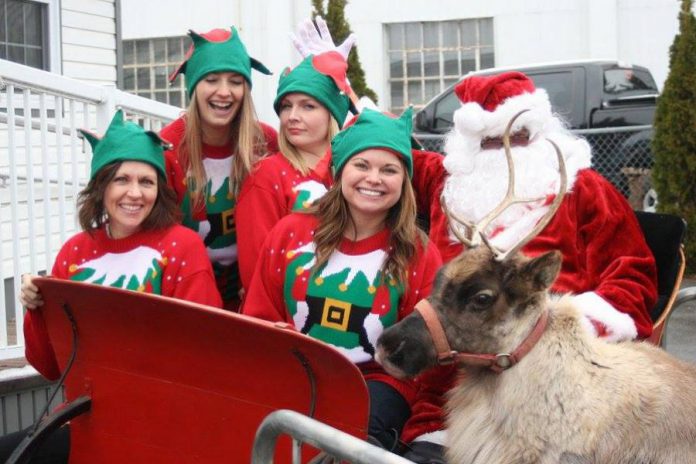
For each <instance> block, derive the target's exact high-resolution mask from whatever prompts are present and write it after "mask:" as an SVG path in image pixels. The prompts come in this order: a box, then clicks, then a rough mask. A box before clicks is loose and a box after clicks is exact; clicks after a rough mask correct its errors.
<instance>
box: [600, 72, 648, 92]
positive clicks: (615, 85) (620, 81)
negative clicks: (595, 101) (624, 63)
mask: <svg viewBox="0 0 696 464" xmlns="http://www.w3.org/2000/svg"><path fill="white" fill-rule="evenodd" d="M604 91H605V92H606V93H608V94H611V95H637V94H643V93H651V94H652V93H657V86H656V85H655V81H654V80H653V78H652V76H651V75H650V73H649V72H647V71H643V70H642V69H632V68H611V69H607V70H605V71H604Z"/></svg>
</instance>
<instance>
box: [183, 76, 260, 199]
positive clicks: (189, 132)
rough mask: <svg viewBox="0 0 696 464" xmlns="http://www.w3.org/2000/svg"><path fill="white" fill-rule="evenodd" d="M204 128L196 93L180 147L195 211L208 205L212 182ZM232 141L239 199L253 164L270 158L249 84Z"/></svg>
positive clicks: (233, 179)
mask: <svg viewBox="0 0 696 464" xmlns="http://www.w3.org/2000/svg"><path fill="white" fill-rule="evenodd" d="M202 134H203V128H202V123H201V116H200V112H199V109H198V103H197V101H196V90H195V89H194V91H193V93H192V94H191V101H190V102H189V105H188V108H187V109H186V129H185V132H184V138H183V141H182V143H181V146H180V147H179V153H180V160H181V163H182V165H183V166H184V167H185V169H186V170H187V171H186V181H187V186H188V190H189V193H190V194H191V198H192V202H193V205H194V207H198V206H200V205H202V204H203V203H204V201H205V190H206V186H207V184H208V179H207V176H206V174H205V168H204V167H203V135H202ZM230 140H232V141H234V147H235V150H234V155H235V156H234V161H233V163H232V171H231V172H230V192H233V193H234V195H236V194H237V193H238V192H239V189H240V187H241V185H242V182H243V181H244V179H245V178H246V176H247V175H248V174H249V172H251V168H252V166H253V164H254V163H255V162H256V161H257V160H258V159H259V158H262V157H263V156H264V155H265V154H266V150H267V148H266V139H265V137H264V134H263V131H262V130H261V126H260V125H259V122H258V120H257V116H256V109H255V108H254V102H253V100H252V98H251V89H250V88H249V84H248V83H247V82H246V81H244V96H243V97H242V104H241V105H240V107H239V112H238V113H237V115H235V117H234V119H233V120H232V124H231V125H230Z"/></svg>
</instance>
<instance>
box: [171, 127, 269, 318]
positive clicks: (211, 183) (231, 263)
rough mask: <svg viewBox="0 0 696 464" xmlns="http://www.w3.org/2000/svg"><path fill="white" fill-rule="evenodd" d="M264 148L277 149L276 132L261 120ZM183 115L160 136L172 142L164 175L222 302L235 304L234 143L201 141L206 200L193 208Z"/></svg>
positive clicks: (236, 276) (237, 291)
mask: <svg viewBox="0 0 696 464" xmlns="http://www.w3.org/2000/svg"><path fill="white" fill-rule="evenodd" d="M260 126H261V129H262V131H263V134H264V137H265V138H266V143H267V149H266V150H263V152H262V153H259V154H258V155H259V156H263V155H265V154H266V151H267V150H274V151H275V150H277V149H278V146H277V145H278V144H277V134H276V132H275V130H274V129H273V128H271V127H269V126H267V125H265V124H260ZM185 128H186V119H185V117H183V116H182V117H181V118H179V119H177V120H176V121H174V122H172V123H171V124H169V125H167V126H166V127H164V128H163V129H162V131H161V134H160V135H161V136H162V138H164V139H165V140H167V141H168V142H171V143H172V144H173V148H172V149H171V150H168V151H166V152H165V161H166V167H167V177H168V182H169V183H170V185H172V186H173V187H174V190H175V191H176V192H177V197H178V200H179V203H180V205H181V209H182V212H183V213H184V218H183V225H185V226H186V227H188V228H190V229H192V230H194V231H196V232H197V233H198V235H200V237H201V239H203V243H204V244H205V247H206V250H207V253H208V257H209V259H210V262H211V263H212V265H213V271H214V273H215V278H216V281H217V286H218V290H219V291H220V295H221V296H222V299H223V301H224V302H225V306H226V307H228V308H230V309H232V308H233V307H234V306H236V304H235V303H236V302H237V300H238V294H239V288H240V285H239V269H238V266H237V230H236V220H235V206H236V198H235V195H234V193H233V192H232V191H231V190H230V174H231V172H232V164H233V161H234V152H235V147H234V146H233V145H231V144H230V145H225V146H214V145H208V144H203V167H204V169H205V173H206V179H207V183H206V186H205V192H206V196H205V204H204V206H203V207H200V208H194V207H193V203H192V201H191V196H190V189H189V188H188V186H187V183H186V173H187V171H188V166H186V165H184V163H185V161H184V160H185V156H182V153H180V152H179V147H180V145H181V141H182V139H183V137H184V132H185Z"/></svg>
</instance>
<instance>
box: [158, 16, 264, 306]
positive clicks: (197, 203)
mask: <svg viewBox="0 0 696 464" xmlns="http://www.w3.org/2000/svg"><path fill="white" fill-rule="evenodd" d="M189 35H190V36H191V40H192V42H193V44H192V46H191V48H190V49H189V51H188V53H187V55H186V59H185V60H184V62H183V63H182V64H181V66H180V67H179V68H178V69H177V70H175V71H174V73H172V75H171V76H170V80H174V79H175V78H176V76H178V75H179V74H184V75H185V77H186V90H187V92H188V95H189V98H190V100H191V101H190V103H189V106H188V108H187V110H186V113H185V114H184V116H182V117H181V118H179V119H177V120H176V121H174V122H173V123H171V124H169V125H168V126H166V127H165V128H163V129H162V132H161V135H162V137H164V138H165V139H166V140H169V141H171V142H172V143H173V145H174V146H173V148H172V149H171V150H169V151H167V152H166V153H165V157H166V161H167V174H168V176H169V181H170V183H171V185H173V186H174V189H175V190H176V192H177V197H178V200H179V203H180V204H181V209H182V211H183V213H184V217H183V224H184V225H185V226H187V227H190V228H191V229H193V230H195V231H196V232H198V234H199V235H200V236H201V238H202V239H203V241H204V243H205V246H206V248H207V252H208V256H209V257H210V261H211V262H212V264H213V270H214V272H215V276H216V279H217V283H218V288H219V290H220V293H221V295H222V298H223V300H224V302H225V307H226V308H228V309H236V308H237V307H238V301H239V300H238V290H239V276H238V270H237V238H236V235H237V233H236V228H235V223H236V221H235V217H234V211H235V202H236V198H237V195H238V192H239V189H240V188H241V184H242V181H243V180H244V178H245V177H246V176H247V175H248V174H249V171H250V170H251V167H252V165H253V164H254V162H255V161H256V160H257V159H258V158H260V157H262V156H264V155H265V154H266V153H267V152H269V151H277V142H276V133H275V131H274V130H273V129H272V128H270V127H269V126H267V125H265V124H262V123H260V122H258V121H257V119H256V111H255V109H254V104H253V101H252V98H251V69H252V68H254V69H256V70H258V71H260V72H262V73H264V74H270V72H269V71H268V69H266V67H265V66H264V65H263V64H261V63H260V62H259V61H256V60H255V59H254V58H251V57H250V56H249V55H248V53H247V51H246V48H245V47H244V44H243V43H242V41H241V40H240V38H239V34H238V33H237V30H236V29H235V28H234V27H232V28H231V29H229V30H228V29H213V30H212V31H209V32H207V33H205V34H197V33H195V32H193V31H191V32H189Z"/></svg>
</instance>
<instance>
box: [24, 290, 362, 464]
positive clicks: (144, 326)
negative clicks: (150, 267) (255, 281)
mask: <svg viewBox="0 0 696 464" xmlns="http://www.w3.org/2000/svg"><path fill="white" fill-rule="evenodd" d="M37 284H38V286H39V287H40V288H41V292H42V294H43V296H44V301H45V302H46V304H45V305H44V306H43V307H42V309H41V310H42V311H43V315H44V318H45V320H46V324H47V327H48V330H49V335H50V338H51V342H52V344H53V348H54V350H55V353H56V357H57V359H58V364H59V366H60V368H61V370H65V369H66V367H67V366H68V364H69V362H70V358H71V356H72V355H73V354H74V362H73V363H72V366H70V368H69V371H68V373H67V375H66V377H65V396H66V401H67V403H66V405H65V407H63V408H62V409H60V410H59V411H57V412H55V413H54V414H52V415H51V416H49V417H48V418H47V419H45V420H44V421H42V424H41V426H40V427H39V429H38V431H37V433H36V434H35V435H34V437H32V438H27V439H25V441H24V442H23V443H22V444H21V445H20V448H18V449H17V451H15V458H17V456H20V455H22V453H26V452H27V451H29V450H30V449H31V448H32V447H33V446H35V444H36V442H37V441H40V440H41V436H42V435H44V434H46V433H50V430H51V429H54V428H57V427H58V426H60V425H61V424H62V423H64V422H66V421H67V420H69V421H70V434H71V451H70V462H71V463H74V464H79V463H95V462H99V463H112V462H113V463H116V462H118V463H121V462H128V463H156V462H167V463H172V464H175V463H194V462H195V463H220V462H249V460H250V456H251V450H252V445H253V442H254V434H255V432H256V429H257V428H258V426H259V424H260V423H261V422H262V420H263V419H264V417H266V416H267V415H268V414H269V413H271V412H273V411H276V410H279V409H290V410H294V411H297V412H300V413H302V414H305V415H307V416H310V417H313V418H315V419H317V420H319V421H321V422H323V423H325V424H328V425H330V426H332V427H335V428H336V429H339V430H342V431H344V432H346V433H348V434H350V435H352V436H354V437H357V438H360V439H364V438H365V437H366V428H367V417H368V396H367V389H366V386H365V383H364V380H363V377H362V375H361V374H360V372H359V370H358V369H357V368H356V367H355V365H353V364H352V363H351V362H350V361H348V360H347V359H346V358H345V357H344V356H342V355H341V354H340V353H339V352H338V351H335V350H334V349H332V348H330V347H328V346H327V345H325V344H323V343H321V342H318V341H316V340H313V339H311V338H309V337H306V336H304V335H301V334H299V333H297V332H295V331H294V330H290V329H288V328H285V327H282V326H278V325H274V324H271V323H267V322H264V321H258V320H255V319H251V318H248V317H245V316H240V315H238V314H233V313H229V312H226V311H222V310H218V309H215V308H210V307H207V306H202V305H196V304H192V303H187V302H183V301H178V300H173V299H169V298H162V297H157V296H152V295H144V294H138V293H135V292H130V291H125V290H119V289H113V288H109V287H103V286H95V285H89V284H82V283H75V282H69V281H63V280H56V279H47V278H42V279H39V280H37ZM305 448H306V449H304V450H303V451H302V457H303V460H306V459H308V458H309V457H311V456H312V455H313V454H316V451H315V450H313V449H311V448H308V447H305ZM275 454H276V456H277V457H278V461H276V462H290V458H291V445H290V440H288V439H285V440H281V441H279V443H278V446H277V448H276V453H275ZM13 462H22V460H21V459H16V460H15V461H13Z"/></svg>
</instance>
